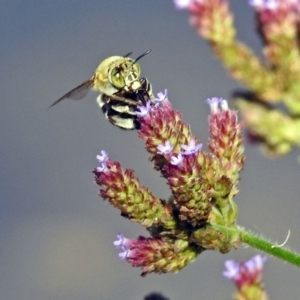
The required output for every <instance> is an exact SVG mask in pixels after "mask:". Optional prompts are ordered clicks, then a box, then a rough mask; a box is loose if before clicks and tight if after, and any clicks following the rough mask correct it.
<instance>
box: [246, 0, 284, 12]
mask: <svg viewBox="0 0 300 300" xmlns="http://www.w3.org/2000/svg"><path fill="white" fill-rule="evenodd" d="M248 3H249V5H250V6H253V7H255V8H260V9H269V10H274V9H276V8H277V7H278V5H279V1H278V0H249V1H248Z"/></svg>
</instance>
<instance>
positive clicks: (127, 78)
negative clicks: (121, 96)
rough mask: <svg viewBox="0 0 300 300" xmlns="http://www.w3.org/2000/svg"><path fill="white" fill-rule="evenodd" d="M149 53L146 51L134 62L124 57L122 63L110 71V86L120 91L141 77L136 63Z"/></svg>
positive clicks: (139, 68)
mask: <svg viewBox="0 0 300 300" xmlns="http://www.w3.org/2000/svg"><path fill="white" fill-rule="evenodd" d="M150 51H151V50H148V51H146V52H145V53H143V54H142V55H140V56H139V57H138V58H137V59H136V60H133V59H132V58H130V57H127V55H126V56H125V57H124V58H123V61H122V62H121V61H120V63H119V64H116V65H115V67H114V68H112V69H111V70H110V74H109V76H108V78H109V81H110V83H111V84H112V86H114V87H115V88H116V89H118V90H120V89H123V88H124V87H126V86H129V85H130V84H131V83H132V82H134V81H136V80H138V79H139V78H140V76H141V67H140V65H139V64H138V63H137V61H138V60H139V59H141V58H142V57H144V56H145V55H147V54H148V53H149V52H150ZM129 54H131V53H129ZM129 54H128V55H129Z"/></svg>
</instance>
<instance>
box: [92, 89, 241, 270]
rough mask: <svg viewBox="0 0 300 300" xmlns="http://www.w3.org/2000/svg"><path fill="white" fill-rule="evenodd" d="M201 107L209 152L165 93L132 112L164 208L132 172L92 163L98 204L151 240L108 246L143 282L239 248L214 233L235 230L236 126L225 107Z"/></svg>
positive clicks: (234, 240) (218, 102)
mask: <svg viewBox="0 0 300 300" xmlns="http://www.w3.org/2000/svg"><path fill="white" fill-rule="evenodd" d="M150 101H151V103H150ZM206 102H207V103H208V104H209V105H210V107H211V114H210V116H209V133H210V138H209V143H208V148H209V150H208V151H204V149H203V144H202V143H201V142H200V141H199V140H198V139H197V138H196V137H195V136H194V135H193V134H192V133H191V129H190V126H189V125H188V124H186V123H184V122H183V121H182V118H181V114H180V113H179V112H177V111H174V110H173V109H172V105H171V103H170V102H169V100H168V96H167V90H165V92H164V93H159V94H158V95H157V97H156V98H154V99H151V100H150V99H149V101H148V102H147V103H146V104H145V106H141V107H138V109H139V113H138V116H139V117H138V122H139V123H140V128H141V129H140V130H139V131H138V135H139V137H141V138H142V139H143V140H144V142H145V148H146V150H147V151H148V152H149V153H150V155H151V157H150V160H151V161H152V162H153V164H154V168H155V169H156V170H157V171H159V172H160V174H161V176H162V177H164V178H165V179H166V181H167V184H168V185H169V187H170V191H171V194H172V196H171V197H170V199H169V200H168V201H165V200H161V199H159V198H158V197H156V196H154V195H153V194H152V193H151V192H150V190H149V189H148V188H145V187H142V186H141V185H140V183H139V180H138V179H137V178H136V177H135V176H134V173H133V171H132V170H123V169H122V167H121V165H120V163H119V162H114V161H112V160H111V159H110V158H109V157H108V155H107V153H106V152H105V151H101V155H98V156H97V159H98V161H99V162H100V167H98V168H96V169H95V170H94V174H95V182H96V183H97V184H98V185H99V186H100V187H101V190H100V195H101V197H102V198H104V199H105V200H108V201H109V203H111V204H112V205H113V206H114V207H116V208H118V209H119V210H120V211H121V214H122V216H125V217H127V218H128V219H130V220H131V221H133V222H137V223H140V224H141V225H143V226H145V227H146V228H147V230H148V231H149V233H150V235H151V236H150V237H148V238H144V237H139V238H138V239H136V240H129V239H125V238H124V236H123V235H119V236H118V241H116V242H115V246H116V247H118V248H120V249H121V250H122V251H123V252H122V253H121V254H120V257H121V258H122V259H126V260H127V261H128V262H129V263H131V264H132V265H133V266H136V267H141V268H142V270H143V271H142V272H143V273H142V274H143V275H145V274H147V273H150V272H156V273H165V272H177V271H178V270H180V269H181V268H183V267H184V266H186V265H187V264H188V263H190V262H191V261H193V260H194V259H195V257H196V256H197V255H198V254H200V253H201V252H202V251H204V250H206V249H211V250H217V251H220V252H221V253H226V252H229V251H230V249H231V248H233V247H234V248H237V247H238V246H239V243H240V236H239V234H236V233H232V234H228V233H224V232H222V231H220V230H219V229H218V228H217V226H227V227H229V228H234V227H235V222H236V217H237V207H236V204H235V202H234V197H235V195H236V193H237V191H238V190H237V185H238V182H239V173H240V171H241V170H242V168H243V164H244V154H243V152H244V148H243V146H242V125H241V123H239V122H238V119H237V112H236V111H234V110H231V109H230V108H229V107H228V103H227V101H226V100H224V99H222V98H211V99H208V100H207V101H206Z"/></svg>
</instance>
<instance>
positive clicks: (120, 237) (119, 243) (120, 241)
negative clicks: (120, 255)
mask: <svg viewBox="0 0 300 300" xmlns="http://www.w3.org/2000/svg"><path fill="white" fill-rule="evenodd" d="M117 238H118V239H117V240H116V241H114V246H115V247H116V248H121V247H122V246H123V245H124V240H125V237H124V234H123V233H118V234H117Z"/></svg>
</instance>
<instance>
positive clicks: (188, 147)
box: [181, 139, 202, 155]
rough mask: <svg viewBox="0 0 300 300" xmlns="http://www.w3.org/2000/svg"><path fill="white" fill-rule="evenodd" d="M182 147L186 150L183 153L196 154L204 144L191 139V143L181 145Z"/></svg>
mask: <svg viewBox="0 0 300 300" xmlns="http://www.w3.org/2000/svg"><path fill="white" fill-rule="evenodd" d="M181 148H182V149H183V150H184V151H183V152H182V153H183V155H189V154H195V153H196V152H198V151H199V150H201V149H202V144H197V145H196V142H195V140H194V139H192V140H191V141H190V144H189V145H181Z"/></svg>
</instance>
